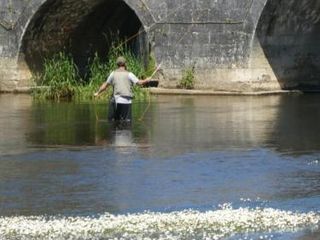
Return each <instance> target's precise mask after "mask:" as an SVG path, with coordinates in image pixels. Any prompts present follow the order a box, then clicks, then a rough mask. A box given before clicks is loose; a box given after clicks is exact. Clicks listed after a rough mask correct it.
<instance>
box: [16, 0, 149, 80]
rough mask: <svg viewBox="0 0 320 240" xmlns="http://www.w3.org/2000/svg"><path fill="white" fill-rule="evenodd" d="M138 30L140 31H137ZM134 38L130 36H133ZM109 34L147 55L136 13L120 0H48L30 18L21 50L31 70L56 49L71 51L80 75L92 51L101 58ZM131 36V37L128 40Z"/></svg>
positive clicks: (34, 70)
mask: <svg viewBox="0 0 320 240" xmlns="http://www.w3.org/2000/svg"><path fill="white" fill-rule="evenodd" d="M139 31H141V32H142V33H141V34H137V33H138V32H139ZM135 35H137V36H136V37H132V36H135ZM111 36H113V37H114V36H117V37H118V38H119V40H120V41H125V40H126V39H129V38H130V40H129V41H128V42H127V44H128V46H129V47H130V49H131V50H132V51H133V52H134V53H135V54H136V55H137V56H139V57H141V58H143V59H146V58H147V55H148V41H147V36H146V34H145V33H144V31H143V25H142V23H141V21H140V20H139V18H138V16H137V15H136V13H135V12H134V11H133V10H132V9H131V8H130V7H129V6H128V5H127V4H126V3H125V2H124V1H122V0H108V1H101V0H92V1H78V0H55V1H54V0H49V1H47V2H46V3H45V4H43V5H42V6H41V7H40V8H39V10H38V11H37V13H36V14H35V15H34V17H33V18H32V20H31V22H30V24H29V25H28V27H27V30H26V32H25V35H24V37H23V40H22V47H21V53H22V55H23V56H24V60H25V61H26V63H27V65H28V66H29V68H30V70H31V71H32V72H38V71H40V70H41V69H42V66H43V62H44V59H46V58H48V57H50V56H52V55H54V54H55V53H57V52H59V51H65V52H67V53H69V54H71V55H72V56H73V58H74V61H75V63H76V64H77V65H78V67H79V70H80V72H81V73H82V75H85V73H86V65H87V63H88V59H89V58H92V57H93V55H94V54H95V53H98V54H99V55H100V57H102V58H104V57H105V56H106V55H107V53H108V50H109V48H110V44H111V41H112V39H111ZM131 37H132V39H131Z"/></svg>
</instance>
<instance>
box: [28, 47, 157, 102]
mask: <svg viewBox="0 0 320 240" xmlns="http://www.w3.org/2000/svg"><path fill="white" fill-rule="evenodd" d="M119 56H123V57H125V58H126V60H127V69H128V71H130V72H133V73H134V74H135V75H136V76H137V77H138V78H139V79H143V78H145V77H146V76H148V74H150V72H152V71H153V70H154V68H155V61H154V60H152V59H151V61H150V64H149V65H148V66H147V67H146V68H145V67H144V65H143V62H142V61H141V60H140V59H139V58H137V57H136V56H135V55H134V54H133V53H132V52H131V51H130V50H129V49H128V48H127V47H126V46H125V45H123V44H121V43H120V42H119V41H116V42H113V43H112V45H111V48H110V50H109V53H108V55H107V57H106V59H107V60H106V61H102V60H101V58H100V57H99V56H98V54H95V56H94V58H93V59H92V60H90V59H88V69H89V72H88V79H86V80H83V79H82V78H81V77H80V76H79V71H78V69H77V66H76V65H75V63H74V61H73V59H72V57H71V56H70V55H68V54H66V53H64V52H59V53H58V54H56V55H54V56H53V57H52V58H50V59H46V60H45V62H44V70H43V72H42V73H41V74H40V75H38V76H37V77H35V79H36V82H37V85H38V86H39V88H36V90H35V91H34V92H33V96H34V98H36V99H50V100H54V101H60V100H76V101H87V100H94V101H99V100H101V98H97V99H94V98H93V93H94V92H95V91H97V90H98V89H99V87H100V85H101V84H102V83H103V82H104V81H106V79H107V77H108V75H109V74H110V73H111V72H112V71H114V70H115V69H116V68H117V66H116V59H117V57H119ZM133 92H134V96H135V100H136V101H140V100H141V101H144V100H145V99H146V98H147V97H148V91H146V90H145V89H141V88H140V87H134V88H133ZM111 94H112V92H111V88H110V89H109V90H108V91H107V94H105V95H106V98H107V99H109V96H110V95H111ZM105 95H103V96H105Z"/></svg>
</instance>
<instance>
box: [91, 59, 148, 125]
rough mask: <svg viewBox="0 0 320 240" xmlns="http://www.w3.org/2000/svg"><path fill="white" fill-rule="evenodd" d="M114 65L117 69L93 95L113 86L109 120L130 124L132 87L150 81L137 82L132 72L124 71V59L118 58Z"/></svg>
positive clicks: (97, 94)
mask: <svg viewBox="0 0 320 240" xmlns="http://www.w3.org/2000/svg"><path fill="white" fill-rule="evenodd" d="M116 64H117V66H118V68H117V69H116V70H115V71H113V72H112V73H111V74H110V75H109V77H108V79H107V81H106V82H104V83H103V84H102V85H101V87H100V88H99V90H98V91H97V92H96V93H95V94H94V96H95V97H97V96H99V95H100V93H102V92H103V91H105V90H106V89H107V88H108V86H110V85H112V86H113V97H112V99H111V104H110V108H111V109H110V110H111V111H110V110H109V116H108V119H109V120H114V121H125V122H131V104H132V97H133V92H132V86H133V85H135V84H138V85H144V84H146V83H148V82H149V81H150V80H149V79H148V78H147V79H145V80H139V79H138V78H137V77H136V76H135V75H134V74H133V73H132V72H128V71H127V69H126V59H125V58H124V57H118V58H117V61H116Z"/></svg>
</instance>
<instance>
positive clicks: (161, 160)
mask: <svg viewBox="0 0 320 240" xmlns="http://www.w3.org/2000/svg"><path fill="white" fill-rule="evenodd" d="M133 115H134V121H133V124H132V126H131V128H128V127H126V128H122V127H118V128H115V127H114V126H112V125H111V124H110V123H108V121H107V120H106V118H107V105H106V104H105V103H66V102H61V103H50V102H45V103H43V102H42V103H38V102H33V101H32V99H31V97H30V96H28V95H7V94H2V95H0V126H1V131H0V216H1V217H0V239H49V237H51V238H52V239H112V238H114V239H121V238H123V239H232V240H234V239H281V240H289V239H290V240H291V239H294V240H309V239H320V232H319V230H318V227H319V225H320V212H319V211H320V204H319V203H320V165H319V164H320V163H319V161H320V140H319V139H320V124H319V122H320V95H316V94H314V95H275V96H210V97H209V96H193V97H189V96H157V97H154V98H153V101H152V102H151V104H150V105H148V104H147V103H134V106H133Z"/></svg>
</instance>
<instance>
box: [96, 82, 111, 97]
mask: <svg viewBox="0 0 320 240" xmlns="http://www.w3.org/2000/svg"><path fill="white" fill-rule="evenodd" d="M108 86H109V84H108V83H107V82H104V83H103V84H102V85H101V86H100V88H99V90H98V91H97V92H96V93H95V94H94V96H95V97H98V96H99V95H100V93H102V92H103V91H104V90H106V89H107V88H108Z"/></svg>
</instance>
